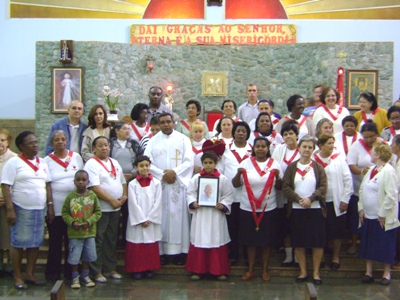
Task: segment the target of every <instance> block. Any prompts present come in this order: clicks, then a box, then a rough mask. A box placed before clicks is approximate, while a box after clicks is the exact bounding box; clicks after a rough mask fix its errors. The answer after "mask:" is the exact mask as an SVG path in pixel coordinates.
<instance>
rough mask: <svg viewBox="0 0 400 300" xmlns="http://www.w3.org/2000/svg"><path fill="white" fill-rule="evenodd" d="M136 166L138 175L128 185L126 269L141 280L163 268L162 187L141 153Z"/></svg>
mask: <svg viewBox="0 0 400 300" xmlns="http://www.w3.org/2000/svg"><path fill="white" fill-rule="evenodd" d="M134 166H135V169H136V170H137V172H138V175H137V176H136V179H134V180H132V181H131V182H130V183H129V187H128V211H129V218H128V225H127V229H126V241H127V243H126V251H125V270H126V272H129V273H133V278H134V279H136V280H138V279H142V278H152V277H153V271H154V270H158V269H160V252H159V247H158V241H160V240H161V236H162V235H161V210H162V202H161V192H162V186H161V182H160V181H159V180H158V179H156V178H153V176H152V175H151V174H150V159H149V158H148V157H147V156H138V157H137V158H136V160H135V162H134Z"/></svg>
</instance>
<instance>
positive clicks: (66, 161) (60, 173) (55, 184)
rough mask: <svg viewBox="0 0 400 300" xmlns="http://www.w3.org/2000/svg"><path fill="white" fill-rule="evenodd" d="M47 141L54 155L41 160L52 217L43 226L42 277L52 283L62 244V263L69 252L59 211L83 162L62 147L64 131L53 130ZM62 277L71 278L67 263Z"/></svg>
mask: <svg viewBox="0 0 400 300" xmlns="http://www.w3.org/2000/svg"><path fill="white" fill-rule="evenodd" d="M49 140H50V144H51V146H52V147H53V149H54V152H53V153H50V154H49V155H48V156H46V157H45V158H44V161H45V162H46V163H47V165H48V168H49V172H50V177H51V184H50V185H51V190H52V193H53V203H54V213H55V217H54V220H53V222H52V223H48V224H47V228H48V230H49V251H48V253H47V264H46V271H45V275H46V279H47V280H49V281H56V280H59V279H60V272H61V260H62V256H63V255H62V254H63V251H62V248H63V242H64V249H65V262H66V261H67V258H68V253H69V243H68V234H67V224H66V223H65V222H64V220H63V218H62V217H61V209H62V206H63V205H64V201H65V198H66V197H67V196H68V194H69V193H70V192H72V191H73V190H74V189H75V185H74V176H75V173H76V171H78V170H80V169H82V167H83V161H82V158H81V156H80V155H79V154H78V153H76V152H73V151H71V150H68V149H67V148H66V145H67V136H66V134H65V132H64V131H62V130H56V131H54V132H53V133H52V134H51V136H50V139H49ZM64 277H65V278H68V279H70V278H71V266H70V265H69V264H68V263H67V262H66V263H65V265H64Z"/></svg>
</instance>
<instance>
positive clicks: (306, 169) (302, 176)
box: [296, 162, 313, 180]
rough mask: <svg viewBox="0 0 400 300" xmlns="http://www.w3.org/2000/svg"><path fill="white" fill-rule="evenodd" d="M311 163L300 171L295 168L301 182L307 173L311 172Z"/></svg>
mask: <svg viewBox="0 0 400 300" xmlns="http://www.w3.org/2000/svg"><path fill="white" fill-rule="evenodd" d="M312 165H313V163H312V162H310V164H309V165H308V166H307V167H306V168H305V169H304V170H303V171H302V170H300V169H299V168H297V170H296V172H297V173H299V174H300V175H301V180H304V178H305V177H306V175H307V173H308V172H310V171H311V169H312Z"/></svg>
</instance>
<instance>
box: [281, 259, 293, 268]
mask: <svg viewBox="0 0 400 300" xmlns="http://www.w3.org/2000/svg"><path fill="white" fill-rule="evenodd" d="M293 264H294V262H293V261H284V262H283V263H281V267H283V268H288V267H291V266H292V265H293Z"/></svg>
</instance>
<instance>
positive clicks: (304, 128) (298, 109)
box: [275, 95, 315, 139]
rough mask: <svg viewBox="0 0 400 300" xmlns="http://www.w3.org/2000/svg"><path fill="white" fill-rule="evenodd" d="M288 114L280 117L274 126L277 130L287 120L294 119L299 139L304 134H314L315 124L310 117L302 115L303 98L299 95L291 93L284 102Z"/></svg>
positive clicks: (279, 130) (278, 130) (279, 129)
mask: <svg viewBox="0 0 400 300" xmlns="http://www.w3.org/2000/svg"><path fill="white" fill-rule="evenodd" d="M286 106H287V109H288V111H289V113H290V114H289V115H287V116H285V117H284V118H282V119H281V120H280V121H279V122H278V124H277V125H276V127H275V130H276V131H277V132H281V129H282V125H283V123H284V122H286V121H287V120H290V119H292V120H296V121H297V123H298V124H299V125H298V126H299V139H301V138H302V137H303V136H304V135H310V136H314V135H315V126H314V123H313V121H312V119H311V118H309V117H306V116H303V111H304V107H305V103H304V98H303V97H302V96H300V95H292V96H290V97H289V99H288V100H287V102H286Z"/></svg>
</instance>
